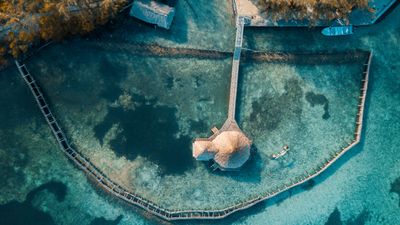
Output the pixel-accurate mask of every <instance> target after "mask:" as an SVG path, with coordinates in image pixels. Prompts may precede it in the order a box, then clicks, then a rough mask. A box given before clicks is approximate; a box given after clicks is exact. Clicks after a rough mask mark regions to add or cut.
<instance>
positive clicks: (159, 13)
mask: <svg viewBox="0 0 400 225" xmlns="http://www.w3.org/2000/svg"><path fill="white" fill-rule="evenodd" d="M129 15H131V16H133V17H136V18H138V19H140V20H143V21H145V22H147V23H151V24H155V25H157V26H159V27H162V28H165V29H169V27H170V26H171V23H172V20H173V18H174V15H175V9H174V8H173V7H170V6H168V5H165V4H162V3H159V2H156V1H153V0H135V1H134V2H133V4H132V8H131V11H130V13H129Z"/></svg>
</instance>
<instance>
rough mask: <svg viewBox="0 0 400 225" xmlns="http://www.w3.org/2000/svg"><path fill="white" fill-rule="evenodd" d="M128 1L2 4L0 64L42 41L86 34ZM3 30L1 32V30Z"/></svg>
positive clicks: (62, 0)
mask: <svg viewBox="0 0 400 225" xmlns="http://www.w3.org/2000/svg"><path fill="white" fill-rule="evenodd" d="M125 3H126V0H3V1H0V65H1V64H2V63H5V60H4V57H5V56H6V55H11V56H13V57H18V56H19V55H20V54H21V53H24V52H26V51H27V50H28V49H29V48H30V47H31V46H33V45H34V44H35V43H38V42H40V41H49V40H61V39H62V38H64V37H65V36H67V35H74V34H85V33H88V32H90V31H92V30H93V29H94V28H95V26H96V25H101V24H104V23H106V22H107V21H108V20H109V19H110V18H111V17H113V16H114V15H115V13H116V12H117V11H118V10H119V9H120V8H121V7H122V6H123V5H124V4H125ZM1 29H2V30H1Z"/></svg>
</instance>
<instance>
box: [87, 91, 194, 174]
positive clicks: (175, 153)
mask: <svg viewBox="0 0 400 225" xmlns="http://www.w3.org/2000/svg"><path fill="white" fill-rule="evenodd" d="M133 98H134V99H135V104H136V106H135V108H134V109H133V110H124V109H123V108H121V107H118V108H112V107H110V108H109V111H108V114H107V115H106V117H105V118H104V121H103V122H102V123H100V124H99V125H97V126H96V127H95V128H94V131H95V135H96V137H97V138H98V139H99V140H102V139H103V138H104V136H105V134H106V133H107V132H108V130H109V129H110V128H111V127H112V126H113V124H119V127H120V128H121V130H122V131H121V132H120V133H118V134H117V136H116V138H115V139H113V140H111V142H110V145H111V148H112V149H113V150H114V151H115V153H116V154H117V155H118V156H125V157H126V158H127V159H129V160H134V159H135V158H136V157H137V156H138V155H141V156H143V157H146V158H147V159H149V160H150V161H152V162H154V163H156V164H158V165H159V166H160V170H161V173H162V174H179V173H183V172H184V171H186V170H188V169H190V168H191V167H192V166H193V163H194V162H193V159H192V156H191V149H190V146H191V138H190V137H188V136H184V135H181V136H179V137H176V134H177V133H179V126H178V123H177V122H176V121H177V120H178V118H176V109H175V108H171V107H167V106H156V100H150V101H149V100H145V99H144V97H142V96H140V95H133Z"/></svg>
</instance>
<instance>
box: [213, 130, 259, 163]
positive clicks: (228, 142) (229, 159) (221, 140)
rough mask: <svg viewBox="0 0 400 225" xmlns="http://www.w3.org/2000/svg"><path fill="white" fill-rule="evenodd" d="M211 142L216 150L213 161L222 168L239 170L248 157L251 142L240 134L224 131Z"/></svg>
mask: <svg viewBox="0 0 400 225" xmlns="http://www.w3.org/2000/svg"><path fill="white" fill-rule="evenodd" d="M212 142H213V143H214V146H215V148H216V149H218V153H217V154H216V155H215V157H214V161H215V162H216V163H217V164H218V165H219V166H220V167H222V168H227V169H235V168H239V167H241V166H242V165H243V164H244V163H245V162H246V161H247V160H248V159H249V157H250V146H251V141H250V140H249V139H248V138H247V137H246V136H245V135H244V134H243V133H242V132H238V131H224V132H222V133H221V134H220V135H218V136H217V137H216V138H215V139H214V140H213V141H212Z"/></svg>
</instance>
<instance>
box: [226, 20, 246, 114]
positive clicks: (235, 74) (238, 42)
mask: <svg viewBox="0 0 400 225" xmlns="http://www.w3.org/2000/svg"><path fill="white" fill-rule="evenodd" d="M243 29H244V18H243V17H238V18H237V20H236V38H235V51H234V52H233V60H232V72H231V86H230V91H229V108H228V119H230V120H235V111H236V96H237V86H238V78H239V65H240V54H241V52H242V44H243Z"/></svg>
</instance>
